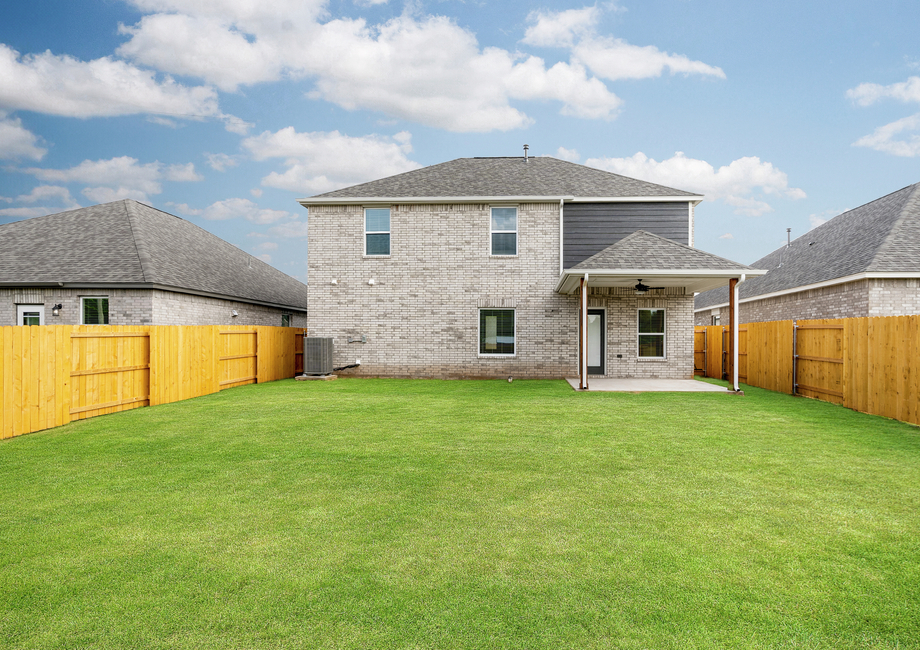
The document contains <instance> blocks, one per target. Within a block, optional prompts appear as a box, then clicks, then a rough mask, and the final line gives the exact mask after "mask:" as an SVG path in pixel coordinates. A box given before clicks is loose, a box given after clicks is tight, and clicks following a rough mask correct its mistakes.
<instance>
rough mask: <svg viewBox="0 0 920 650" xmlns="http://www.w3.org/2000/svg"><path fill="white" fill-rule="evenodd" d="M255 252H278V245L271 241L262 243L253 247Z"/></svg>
mask: <svg viewBox="0 0 920 650" xmlns="http://www.w3.org/2000/svg"><path fill="white" fill-rule="evenodd" d="M255 250H257V251H276V250H278V244H277V243H276V242H273V241H266V242H262V243H261V244H257V245H256V246H255Z"/></svg>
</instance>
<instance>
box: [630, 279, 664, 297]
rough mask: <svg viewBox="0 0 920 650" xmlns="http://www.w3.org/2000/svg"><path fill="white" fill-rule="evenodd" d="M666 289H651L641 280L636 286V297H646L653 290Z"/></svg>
mask: <svg viewBox="0 0 920 650" xmlns="http://www.w3.org/2000/svg"><path fill="white" fill-rule="evenodd" d="M664 288H665V287H650V286H648V285H647V284H642V278H639V283H638V284H637V285H636V295H637V296H644V295H645V294H647V293H648V292H649V291H650V290H652V289H664Z"/></svg>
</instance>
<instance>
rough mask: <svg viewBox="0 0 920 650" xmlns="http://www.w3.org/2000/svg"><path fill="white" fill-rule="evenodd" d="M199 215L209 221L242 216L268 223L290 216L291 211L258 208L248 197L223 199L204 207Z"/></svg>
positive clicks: (253, 220)
mask: <svg viewBox="0 0 920 650" xmlns="http://www.w3.org/2000/svg"><path fill="white" fill-rule="evenodd" d="M201 216H202V218H204V219H208V220H211V221H225V220H227V219H239V218H243V219H246V220H247V221H250V222H252V223H256V224H268V223H274V222H276V221H280V220H281V219H287V218H290V217H291V213H290V212H285V211H284V210H269V209H266V208H260V207H259V206H258V205H256V204H255V203H253V202H252V201H250V200H249V199H225V200H223V201H217V202H215V203H212V204H211V205H209V206H208V207H206V208H205V209H204V210H203V211H202V212H201Z"/></svg>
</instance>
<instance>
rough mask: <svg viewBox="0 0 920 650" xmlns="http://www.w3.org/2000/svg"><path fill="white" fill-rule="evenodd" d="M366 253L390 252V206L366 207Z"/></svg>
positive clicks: (387, 253)
mask: <svg viewBox="0 0 920 650" xmlns="http://www.w3.org/2000/svg"><path fill="white" fill-rule="evenodd" d="M364 254H365V255H389V254H390V208H365V210H364Z"/></svg>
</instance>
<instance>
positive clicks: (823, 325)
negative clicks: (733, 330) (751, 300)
mask: <svg viewBox="0 0 920 650" xmlns="http://www.w3.org/2000/svg"><path fill="white" fill-rule="evenodd" d="M724 329H727V328H723V327H721V326H718V325H717V326H714V327H713V326H707V327H696V328H695V333H694V359H695V364H694V368H695V370H696V372H697V374H701V375H703V376H706V377H718V378H723V373H725V372H727V368H728V366H727V365H724V366H723V362H722V360H721V357H723V356H724V355H723V354H722V350H721V345H717V344H714V341H716V340H718V341H721V340H722V330H724ZM738 331H739V336H738V338H739V345H738V374H739V377H740V378H741V380H742V381H744V383H746V384H748V385H750V386H757V387H759V388H766V389H768V390H774V391H778V392H782V393H788V394H791V395H804V396H806V397H813V398H815V399H820V400H824V401H828V402H834V403H835V404H842V405H843V406H846V407H848V408H852V409H854V410H857V411H862V412H864V413H872V414H874V415H882V416H885V417H890V418H895V419H898V420H903V421H905V422H912V423H914V424H920V357H918V355H920V316H888V317H878V318H844V319H824V320H800V321H791V320H787V321H773V322H769V323H745V324H743V325H741V326H740V327H739V328H738ZM716 356H718V357H719V358H720V359H718V360H717V359H716V358H715V357H716Z"/></svg>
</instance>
